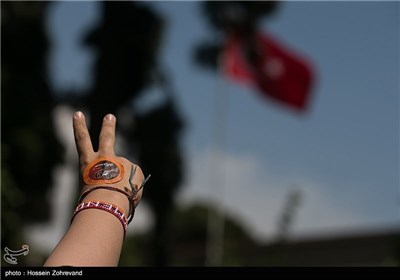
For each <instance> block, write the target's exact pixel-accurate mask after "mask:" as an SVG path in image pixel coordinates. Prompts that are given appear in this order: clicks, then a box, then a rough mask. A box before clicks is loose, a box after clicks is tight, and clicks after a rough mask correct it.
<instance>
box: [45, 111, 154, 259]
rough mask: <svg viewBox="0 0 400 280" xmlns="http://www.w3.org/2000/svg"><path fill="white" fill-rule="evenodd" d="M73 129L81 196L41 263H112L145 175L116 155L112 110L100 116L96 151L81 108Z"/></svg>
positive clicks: (140, 192)
mask: <svg viewBox="0 0 400 280" xmlns="http://www.w3.org/2000/svg"><path fill="white" fill-rule="evenodd" d="M73 129H74V136H75V144H76V148H77V151H78V156H79V171H80V178H81V180H80V182H81V185H82V190H81V195H80V197H79V200H78V205H77V207H76V208H75V211H74V213H73V215H72V219H71V225H70V227H69V229H68V230H67V232H66V233H65V235H64V237H63V238H62V240H61V241H60V242H59V243H58V245H57V246H56V248H55V249H54V250H53V252H52V253H51V254H50V256H49V258H48V259H47V260H46V262H45V264H44V265H45V266H59V265H68V266H116V265H118V261H119V257H120V253H121V249H122V244H123V241H124V238H125V234H126V229H127V226H128V224H129V223H130V222H131V221H132V218H133V216H134V214H135V208H136V206H137V205H138V204H139V202H140V200H141V197H142V192H143V186H144V184H145V183H146V181H147V179H148V178H149V177H147V179H145V178H144V175H143V172H142V170H141V168H140V167H139V166H138V165H136V164H134V163H132V162H130V161H129V160H127V159H126V158H124V157H118V156H116V155H115V151H114V146H115V129H116V118H115V116H114V115H112V114H108V115H106V116H105V117H104V119H103V124H102V128H101V131H100V135H99V149H98V151H97V152H95V151H94V150H93V146H92V142H91V139H90V135H89V132H88V129H87V125H86V121H85V116H84V115H83V113H82V112H76V113H75V114H74V115H73ZM121 225H122V226H121Z"/></svg>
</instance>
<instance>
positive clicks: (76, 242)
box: [44, 190, 129, 266]
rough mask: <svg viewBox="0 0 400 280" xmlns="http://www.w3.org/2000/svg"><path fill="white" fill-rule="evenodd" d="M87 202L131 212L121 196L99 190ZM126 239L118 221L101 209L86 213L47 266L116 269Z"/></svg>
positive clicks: (70, 228)
mask: <svg viewBox="0 0 400 280" xmlns="http://www.w3.org/2000/svg"><path fill="white" fill-rule="evenodd" d="M84 201H105V202H109V203H112V204H114V205H117V206H118V207H119V208H121V209H122V210H123V211H124V212H125V213H128V212H129V202H128V199H127V198H126V196H124V195H123V194H120V193H118V192H111V191H108V190H96V191H94V192H92V193H90V194H88V195H87V196H86V197H85V199H84ZM123 239H124V229H123V227H122V224H121V222H120V221H119V220H118V218H117V217H115V216H114V215H112V214H110V213H108V212H106V211H103V210H100V209H86V210H83V211H81V212H79V213H78V214H77V215H76V216H75V217H74V219H73V221H72V223H71V225H70V227H69V229H68V231H67V232H66V234H65V235H64V237H63V238H62V240H61V241H60V242H59V244H58V245H57V247H56V248H55V249H54V251H53V252H52V253H51V255H50V256H49V258H48V259H47V261H46V262H45V264H44V266H62V265H69V266H117V265H118V261H119V257H120V253H121V248H122V243H123Z"/></svg>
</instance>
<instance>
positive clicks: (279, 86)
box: [223, 33, 313, 111]
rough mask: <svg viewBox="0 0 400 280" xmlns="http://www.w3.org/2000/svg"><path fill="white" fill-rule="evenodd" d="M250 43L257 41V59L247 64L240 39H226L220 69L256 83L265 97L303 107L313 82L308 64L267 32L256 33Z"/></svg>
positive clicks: (293, 106) (233, 77) (243, 80)
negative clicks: (221, 67)
mask: <svg viewBox="0 0 400 280" xmlns="http://www.w3.org/2000/svg"><path fill="white" fill-rule="evenodd" d="M252 43H253V44H256V46H254V47H255V48H256V49H257V60H256V61H255V62H253V63H250V62H249V61H248V59H247V58H246V56H245V54H244V53H245V52H244V42H243V39H242V38H239V37H231V38H229V39H228V41H227V42H226V45H225V49H224V60H223V72H224V73H225V74H226V75H228V76H229V77H230V78H232V79H233V80H235V81H237V82H240V83H244V84H248V85H251V86H255V87H256V88H257V89H258V90H259V91H260V93H261V94H262V95H264V96H268V97H271V98H273V99H275V100H277V101H279V102H281V103H283V104H285V105H288V106H290V107H292V108H294V109H297V110H299V111H303V110H305V109H306V108H307V105H308V103H309V99H310V93H311V86H312V83H313V70H312V67H311V64H310V63H309V62H308V61H307V60H306V59H304V58H302V57H300V56H299V55H298V54H295V53H294V52H293V51H290V50H289V49H288V48H287V47H285V46H284V45H283V44H282V43H278V42H277V41H276V40H275V39H273V38H272V37H271V36H270V35H267V34H261V33H259V34H257V35H256V39H255V41H254V42H252Z"/></svg>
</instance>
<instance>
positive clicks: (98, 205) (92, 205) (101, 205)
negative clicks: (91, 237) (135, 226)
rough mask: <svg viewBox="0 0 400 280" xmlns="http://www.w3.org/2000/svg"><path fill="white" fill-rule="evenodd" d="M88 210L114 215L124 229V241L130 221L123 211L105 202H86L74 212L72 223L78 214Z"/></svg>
mask: <svg viewBox="0 0 400 280" xmlns="http://www.w3.org/2000/svg"><path fill="white" fill-rule="evenodd" d="M86 209H100V210H104V211H106V212H108V213H110V214H113V215H114V216H115V217H117V218H118V220H119V221H120V222H121V224H122V227H123V229H124V239H125V235H126V229H127V228H128V221H127V220H126V216H125V213H124V211H123V210H121V209H120V208H119V207H118V206H116V205H114V204H111V203H108V202H105V201H91V200H89V201H85V202H82V203H81V204H79V205H78V206H77V207H76V208H75V211H74V214H73V215H72V218H71V223H72V221H73V220H74V218H75V216H76V214H78V213H79V212H81V211H83V210H86Z"/></svg>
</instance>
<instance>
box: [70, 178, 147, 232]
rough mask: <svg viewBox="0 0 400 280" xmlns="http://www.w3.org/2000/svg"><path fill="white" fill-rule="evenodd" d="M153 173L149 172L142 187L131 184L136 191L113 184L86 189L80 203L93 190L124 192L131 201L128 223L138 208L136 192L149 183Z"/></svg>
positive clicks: (79, 201)
mask: <svg viewBox="0 0 400 280" xmlns="http://www.w3.org/2000/svg"><path fill="white" fill-rule="evenodd" d="M150 177H151V174H149V175H148V176H147V178H146V179H144V180H143V182H142V184H141V185H140V187H139V188H138V189H136V188H135V187H133V186H131V187H132V189H133V190H134V191H131V190H129V189H128V188H125V190H126V191H123V190H121V189H118V188H116V187H112V186H96V187H93V188H90V189H88V190H86V191H84V192H83V193H82V194H81V196H80V197H79V200H78V203H81V201H82V200H83V199H84V198H85V197H86V196H87V195H88V194H89V193H91V192H92V191H95V190H97V189H106V190H110V191H116V192H119V193H122V194H124V195H125V196H126V198H128V201H129V214H128V225H129V224H130V223H131V222H132V219H133V216H134V215H135V210H136V206H135V197H136V194H137V193H138V192H139V191H140V190H141V189H142V188H143V187H144V185H145V184H146V183H147V181H148V180H149V179H150ZM135 186H137V185H135Z"/></svg>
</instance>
